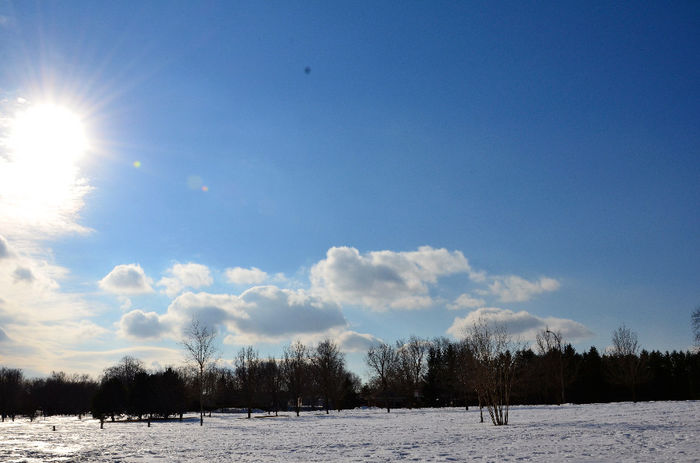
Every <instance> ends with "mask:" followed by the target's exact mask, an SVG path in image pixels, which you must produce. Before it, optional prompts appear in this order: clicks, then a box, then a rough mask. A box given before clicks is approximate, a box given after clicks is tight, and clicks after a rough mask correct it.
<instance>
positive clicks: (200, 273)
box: [158, 262, 214, 297]
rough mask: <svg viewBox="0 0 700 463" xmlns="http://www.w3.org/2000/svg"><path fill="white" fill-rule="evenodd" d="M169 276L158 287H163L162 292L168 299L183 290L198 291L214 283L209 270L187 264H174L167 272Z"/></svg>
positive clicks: (197, 265) (190, 263) (161, 280)
mask: <svg viewBox="0 0 700 463" xmlns="http://www.w3.org/2000/svg"><path fill="white" fill-rule="evenodd" d="M167 273H168V274H169V275H170V276H167V277H163V278H161V279H160V281H159V282H158V286H164V287H165V289H164V290H163V292H164V293H165V294H167V295H168V297H173V296H175V295H177V294H179V293H180V292H182V290H183V289H185V288H194V289H199V288H202V287H205V286H209V285H211V284H212V283H213V282H214V279H213V278H212V277H211V273H210V272H209V268H208V267H207V266H206V265H202V264H195V263H192V262H189V263H187V264H175V265H173V266H172V267H170V268H169V269H168V270H167Z"/></svg>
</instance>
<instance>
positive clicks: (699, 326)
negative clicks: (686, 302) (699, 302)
mask: <svg viewBox="0 0 700 463" xmlns="http://www.w3.org/2000/svg"><path fill="white" fill-rule="evenodd" d="M691 320H692V322H693V335H694V338H695V345H696V346H698V347H700V306H698V307H697V308H696V309H695V310H694V311H693V315H691Z"/></svg>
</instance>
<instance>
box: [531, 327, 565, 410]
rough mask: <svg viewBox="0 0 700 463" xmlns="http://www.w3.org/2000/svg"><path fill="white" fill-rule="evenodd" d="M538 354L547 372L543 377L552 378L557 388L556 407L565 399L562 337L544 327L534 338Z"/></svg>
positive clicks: (558, 333)
mask: <svg viewBox="0 0 700 463" xmlns="http://www.w3.org/2000/svg"><path fill="white" fill-rule="evenodd" d="M536 343H537V351H538V354H539V355H541V356H542V357H543V359H544V360H545V362H544V363H545V365H546V366H547V370H548V371H547V372H544V374H545V375H547V376H549V377H550V378H551V377H552V376H554V377H555V378H556V379H555V382H556V383H557V385H558V387H559V395H558V397H557V402H558V405H561V404H563V403H565V402H566V397H565V380H564V344H563V343H562V335H561V332H559V331H551V330H550V329H549V327H545V329H544V330H543V331H540V332H539V333H537V338H536Z"/></svg>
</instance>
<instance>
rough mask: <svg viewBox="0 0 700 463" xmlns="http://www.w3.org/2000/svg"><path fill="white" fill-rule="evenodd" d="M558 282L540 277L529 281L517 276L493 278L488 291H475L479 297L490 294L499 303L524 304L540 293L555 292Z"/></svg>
mask: <svg viewBox="0 0 700 463" xmlns="http://www.w3.org/2000/svg"><path fill="white" fill-rule="evenodd" d="M559 286H560V284H559V282H558V281H557V280H555V279H553V278H547V277H542V278H540V279H539V280H536V281H529V280H526V279H525V278H522V277H519V276H517V275H509V276H504V277H494V279H493V282H492V283H491V284H489V288H488V290H479V291H477V292H478V293H479V294H481V295H486V294H492V295H495V296H496V297H498V300H499V301H501V302H524V301H529V300H530V299H532V298H533V297H534V296H536V295H538V294H542V293H547V292H551V291H556V290H557V289H559Z"/></svg>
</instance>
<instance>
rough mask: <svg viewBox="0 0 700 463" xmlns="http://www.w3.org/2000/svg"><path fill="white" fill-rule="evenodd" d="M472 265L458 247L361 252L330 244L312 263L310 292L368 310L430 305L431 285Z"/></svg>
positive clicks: (468, 270) (431, 301) (426, 247)
mask: <svg viewBox="0 0 700 463" xmlns="http://www.w3.org/2000/svg"><path fill="white" fill-rule="evenodd" d="M470 271H471V268H470V267H469V263H468V262H467V259H466V258H465V257H464V255H463V254H462V253H461V252H460V251H453V252H450V251H448V250H446V249H434V248H432V247H430V246H423V247H420V248H418V250H417V251H411V252H394V251H375V252H370V253H367V254H360V253H359V251H358V250H357V249H355V248H351V247H333V248H331V249H329V250H328V252H327V253H326V258H325V259H324V260H321V261H320V262H318V263H316V264H315V265H314V266H313V267H312V268H311V276H310V279H311V285H312V291H313V292H314V293H315V294H319V295H321V296H322V297H324V298H326V299H329V300H332V301H335V302H337V303H340V304H343V303H345V304H355V305H360V306H364V307H368V308H370V309H372V310H378V311H381V310H387V309H420V308H425V307H429V306H431V305H433V304H434V301H433V299H432V298H431V297H430V295H429V285H430V284H435V283H436V282H437V280H438V278H439V277H442V276H446V275H452V274H455V273H460V272H470Z"/></svg>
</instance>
